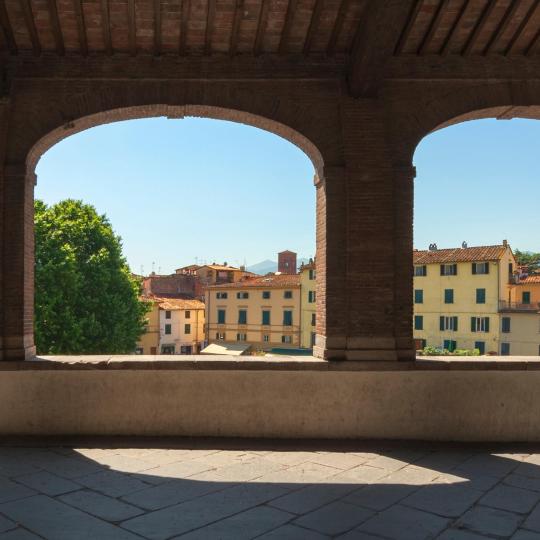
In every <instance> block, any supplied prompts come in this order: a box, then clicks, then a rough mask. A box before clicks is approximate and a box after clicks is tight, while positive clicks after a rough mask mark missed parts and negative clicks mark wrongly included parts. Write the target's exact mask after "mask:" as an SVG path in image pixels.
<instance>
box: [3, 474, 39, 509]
mask: <svg viewBox="0 0 540 540" xmlns="http://www.w3.org/2000/svg"><path fill="white" fill-rule="evenodd" d="M35 494H36V492H35V491H34V490H33V489H30V488H28V487H26V486H23V485H21V484H19V483H16V482H12V481H11V480H7V479H5V478H0V503H3V502H8V501H15V500H17V499H24V498H25V497H30V495H35Z"/></svg>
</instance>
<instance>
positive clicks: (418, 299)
mask: <svg viewBox="0 0 540 540" xmlns="http://www.w3.org/2000/svg"><path fill="white" fill-rule="evenodd" d="M423 302H424V291H423V290H422V289H415V291H414V303H415V304H422V303H423Z"/></svg>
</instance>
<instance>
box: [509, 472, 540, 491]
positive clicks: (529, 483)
mask: <svg viewBox="0 0 540 540" xmlns="http://www.w3.org/2000/svg"><path fill="white" fill-rule="evenodd" d="M503 483H504V484H506V485H508V486H513V487H518V488H522V489H528V490H529V491H540V477H538V478H531V477H530V476H523V475H521V474H514V473H512V474H509V475H508V476H505V477H504V479H503Z"/></svg>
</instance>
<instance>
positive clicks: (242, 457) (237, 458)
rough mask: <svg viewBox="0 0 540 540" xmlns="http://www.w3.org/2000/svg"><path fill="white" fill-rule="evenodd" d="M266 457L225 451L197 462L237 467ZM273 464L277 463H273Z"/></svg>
mask: <svg viewBox="0 0 540 540" xmlns="http://www.w3.org/2000/svg"><path fill="white" fill-rule="evenodd" d="M263 457H264V456H262V455H258V454H255V453H252V452H244V451H239V450H223V451H221V452H217V453H216V454H210V455H207V456H204V457H200V458H197V459H196V460H201V461H204V462H205V463H207V464H209V465H213V466H214V467H223V466H226V465H235V464H237V463H245V462H248V461H254V460H257V459H262V458H263ZM272 463H275V461H273V462H272Z"/></svg>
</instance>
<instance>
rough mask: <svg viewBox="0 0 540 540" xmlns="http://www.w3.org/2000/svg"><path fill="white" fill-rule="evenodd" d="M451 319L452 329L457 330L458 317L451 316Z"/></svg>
mask: <svg viewBox="0 0 540 540" xmlns="http://www.w3.org/2000/svg"><path fill="white" fill-rule="evenodd" d="M453 319H454V330H455V331H456V332H457V328H458V326H457V324H458V320H457V319H458V318H457V317H453Z"/></svg>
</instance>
